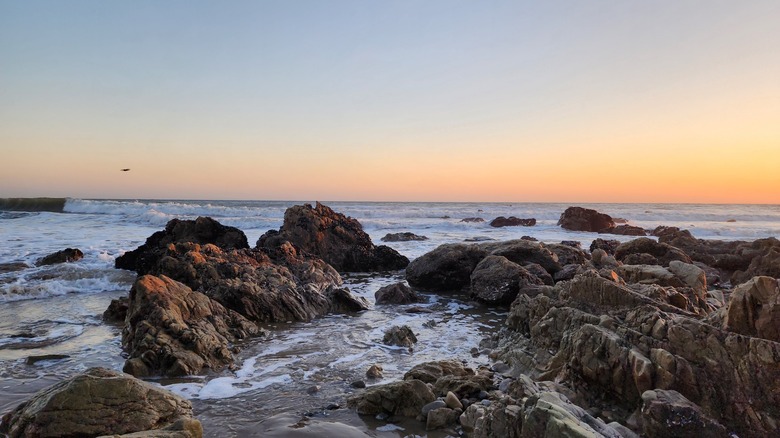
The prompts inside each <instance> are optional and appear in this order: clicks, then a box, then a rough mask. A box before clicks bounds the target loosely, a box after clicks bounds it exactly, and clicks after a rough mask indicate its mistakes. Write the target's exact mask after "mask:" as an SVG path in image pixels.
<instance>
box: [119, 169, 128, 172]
mask: <svg viewBox="0 0 780 438" xmlns="http://www.w3.org/2000/svg"><path fill="white" fill-rule="evenodd" d="M120 170H121V171H122V172H127V171H128V170H130V169H120Z"/></svg>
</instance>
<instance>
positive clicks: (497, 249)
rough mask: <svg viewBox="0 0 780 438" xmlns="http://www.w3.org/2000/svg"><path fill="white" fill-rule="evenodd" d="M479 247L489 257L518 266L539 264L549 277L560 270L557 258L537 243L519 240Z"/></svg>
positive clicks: (484, 244)
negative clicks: (501, 258) (504, 258)
mask: <svg viewBox="0 0 780 438" xmlns="http://www.w3.org/2000/svg"><path fill="white" fill-rule="evenodd" d="M480 247H481V248H482V249H484V250H485V251H487V252H488V253H489V254H491V255H496V256H503V257H506V258H507V259H509V261H511V262H515V263H517V264H518V265H520V266H523V265H525V264H528V263H536V264H539V265H541V266H542V267H543V268H544V269H545V270H546V271H547V272H549V273H550V274H551V275H552V274H555V273H556V272H558V271H559V270H560V269H561V264H560V263H559V261H558V256H557V255H556V254H555V253H554V252H552V251H550V250H549V249H548V248H547V247H546V246H545V245H543V244H541V243H539V242H535V241H531V240H524V239H519V240H508V241H505V242H489V243H483V244H480ZM486 255H487V254H486ZM475 266H476V265H475Z"/></svg>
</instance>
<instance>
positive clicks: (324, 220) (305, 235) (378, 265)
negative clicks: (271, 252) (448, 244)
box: [257, 202, 409, 272]
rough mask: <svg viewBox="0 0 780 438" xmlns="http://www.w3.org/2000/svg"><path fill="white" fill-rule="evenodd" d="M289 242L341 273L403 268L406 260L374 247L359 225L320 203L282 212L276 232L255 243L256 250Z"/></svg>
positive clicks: (394, 252) (386, 248)
mask: <svg viewBox="0 0 780 438" xmlns="http://www.w3.org/2000/svg"><path fill="white" fill-rule="evenodd" d="M285 241H289V242H291V243H292V244H293V245H295V246H296V247H297V248H299V249H300V250H302V251H305V252H307V253H309V254H312V255H314V256H317V257H320V258H322V259H323V260H325V261H326V262H328V263H329V264H330V265H331V266H333V267H334V268H336V270H338V271H340V272H368V271H388V270H390V271H392V270H398V269H403V268H405V267H406V265H408V264H409V259H407V258H406V257H404V256H402V255H401V254H399V253H398V252H397V251H395V250H394V249H392V248H390V247H387V246H384V245H380V246H375V245H374V244H373V243H372V242H371V238H370V237H369V236H368V234H366V233H365V231H363V227H362V226H361V225H360V223H359V222H358V221H357V220H356V219H353V218H351V217H347V216H344V215H343V214H341V213H336V212H334V211H333V210H332V209H330V208H329V207H326V206H325V205H322V204H320V203H319V202H318V203H317V204H316V206H315V207H312V206H311V205H309V204H304V205H296V206H293V207H290V208H288V209H287V211H286V212H285V213H284V224H283V225H282V227H281V228H280V229H279V231H274V230H271V231H269V232H267V233H265V234H264V235H262V236H261V237H260V239H258V241H257V247H258V248H275V247H278V246H279V245H281V244H282V243H283V242H285Z"/></svg>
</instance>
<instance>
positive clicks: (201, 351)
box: [122, 275, 260, 377]
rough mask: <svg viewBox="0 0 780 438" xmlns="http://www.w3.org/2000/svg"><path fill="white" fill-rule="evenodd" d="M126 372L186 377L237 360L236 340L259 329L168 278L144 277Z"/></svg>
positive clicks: (127, 339) (133, 305)
mask: <svg viewBox="0 0 780 438" xmlns="http://www.w3.org/2000/svg"><path fill="white" fill-rule="evenodd" d="M126 322H127V325H126V327H125V330H124V331H123V333H122V346H123V347H124V348H125V350H126V351H127V352H128V353H129V355H130V358H129V359H128V360H127V362H125V366H124V371H125V372H127V373H129V374H132V375H134V376H137V377H146V376H152V375H165V376H170V377H173V376H184V375H191V374H198V373H200V372H201V370H202V369H203V368H211V369H214V370H219V369H220V368H222V367H223V366H225V365H228V364H231V363H232V362H233V355H232V353H231V345H232V342H233V341H235V340H238V339H243V338H246V337H248V336H250V335H257V334H258V333H259V332H260V329H259V328H258V327H257V326H256V325H255V324H253V323H251V322H249V321H248V320H246V318H244V317H242V316H241V315H239V314H238V313H236V312H234V311H232V310H228V309H226V308H224V307H223V306H222V305H221V304H219V303H217V302H216V301H214V300H211V299H209V298H208V297H207V296H206V295H203V294H202V293H200V292H194V291H192V290H191V289H190V288H188V287H187V286H185V285H183V284H181V283H179V282H176V281H173V280H171V279H170V278H168V277H165V276H162V277H155V276H152V275H144V276H142V277H139V278H138V280H136V282H135V284H134V285H133V288H132V289H131V290H130V301H129V307H128V310H127V319H126Z"/></svg>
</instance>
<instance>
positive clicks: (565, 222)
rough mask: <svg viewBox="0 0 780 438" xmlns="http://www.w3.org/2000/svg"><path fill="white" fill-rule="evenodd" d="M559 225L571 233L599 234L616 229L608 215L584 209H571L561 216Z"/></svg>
mask: <svg viewBox="0 0 780 438" xmlns="http://www.w3.org/2000/svg"><path fill="white" fill-rule="evenodd" d="M558 225H560V226H561V227H562V228H564V229H566V230H571V231H591V232H599V231H602V230H607V229H610V228H614V227H615V222H614V221H613V220H612V217H610V216H609V215H607V214H603V213H599V212H597V211H596V210H591V209H589V208H582V207H569V208H567V209H566V211H564V212H563V213H562V214H561V217H560V219H559V220H558Z"/></svg>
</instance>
